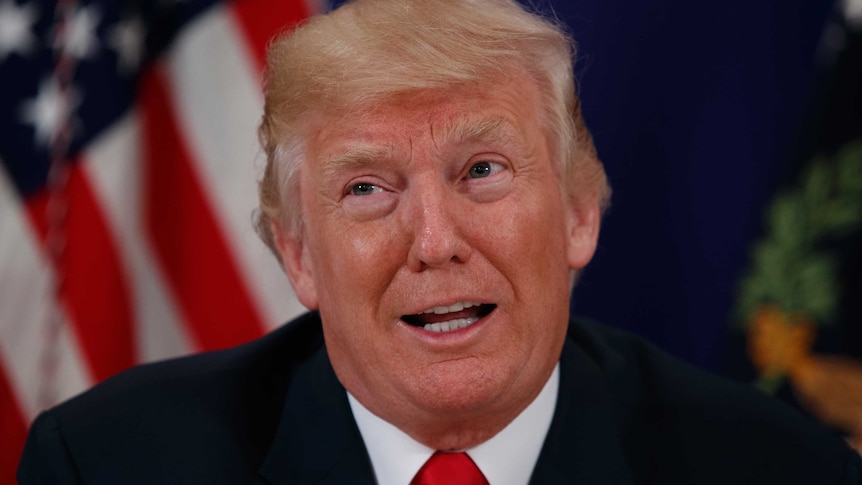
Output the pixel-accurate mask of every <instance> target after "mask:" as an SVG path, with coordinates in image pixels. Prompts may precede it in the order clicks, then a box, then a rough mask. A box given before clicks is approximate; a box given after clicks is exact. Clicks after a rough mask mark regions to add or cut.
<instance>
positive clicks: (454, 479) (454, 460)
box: [410, 451, 488, 485]
mask: <svg viewBox="0 0 862 485" xmlns="http://www.w3.org/2000/svg"><path fill="white" fill-rule="evenodd" d="M410 485H488V480H486V479H485V475H482V472H481V471H480V470H479V467H477V466H476V464H475V463H473V460H471V459H470V457H469V456H467V453H443V452H441V451H438V452H435V453H434V454H433V455H431V458H428V461H426V462H425V464H424V465H422V468H420V469H419V472H417V473H416V476H415V477H413V481H412V482H410Z"/></svg>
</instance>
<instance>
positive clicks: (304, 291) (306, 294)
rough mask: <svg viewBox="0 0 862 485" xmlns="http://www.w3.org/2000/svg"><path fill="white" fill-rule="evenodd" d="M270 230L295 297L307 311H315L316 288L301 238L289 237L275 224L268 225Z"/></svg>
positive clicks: (316, 304) (306, 251)
mask: <svg viewBox="0 0 862 485" xmlns="http://www.w3.org/2000/svg"><path fill="white" fill-rule="evenodd" d="M270 230H271V231H272V234H273V240H274V241H275V246H276V248H277V249H278V254H279V255H281V263H282V265H284V272H285V273H287V277H288V279H290V284H291V286H293V291H294V292H295V293H296V297H297V298H298V299H299V302H300V303H302V304H303V305H304V306H305V307H306V308H308V309H309V310H316V309H317V307H318V298H317V287H316V286H315V284H314V273H313V271H312V267H311V259H310V258H309V255H308V249H307V247H306V245H305V244H304V242H303V240H302V239H301V238H299V237H296V236H293V235H289V234H288V232H287V231H284V230H282V229H281V227H280V226H279V225H278V224H276V223H275V222H273V223H271V224H270Z"/></svg>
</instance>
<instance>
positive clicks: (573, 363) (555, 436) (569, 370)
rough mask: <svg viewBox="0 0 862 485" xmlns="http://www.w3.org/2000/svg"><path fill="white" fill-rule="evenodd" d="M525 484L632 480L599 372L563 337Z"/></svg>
mask: <svg viewBox="0 0 862 485" xmlns="http://www.w3.org/2000/svg"><path fill="white" fill-rule="evenodd" d="M530 483H533V484H542V485H546V484H548V485H553V484H571V483H590V484H593V483H596V484H598V483H608V484H610V483H613V484H626V483H633V480H632V478H631V472H630V471H629V468H628V465H627V463H626V459H625V455H624V453H623V448H622V445H621V444H620V442H619V437H618V431H617V425H616V423H615V421H614V418H613V408H612V402H611V399H610V397H609V394H608V390H607V386H606V384H605V382H604V380H603V377H602V374H601V372H600V370H599V368H598V367H597V366H596V364H595V363H594V362H593V361H592V360H591V359H590V358H589V357H588V356H587V355H586V354H585V353H584V352H583V351H582V350H581V349H580V348H578V346H577V345H575V343H574V342H572V341H571V340H569V339H567V340H566V343H565V344H564V346H563V353H562V355H561V357H560V392H559V395H558V397H557V407H556V409H555V411H554V418H553V421H552V423H551V429H550V430H549V431H548V436H547V438H546V439H545V444H544V445H543V446H542V452H541V454H540V455H539V460H538V462H537V463H536V468H535V469H534V470H533V476H532V478H531V479H530Z"/></svg>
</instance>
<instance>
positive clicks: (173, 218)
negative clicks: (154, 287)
mask: <svg viewBox="0 0 862 485" xmlns="http://www.w3.org/2000/svg"><path fill="white" fill-rule="evenodd" d="M140 105H141V106H142V116H141V120H142V132H143V137H144V150H143V151H144V164H145V169H144V173H145V175H144V178H145V180H144V194H145V195H144V212H145V214H144V220H145V222H144V224H145V230H146V231H147V234H148V235H149V237H150V238H151V239H152V244H153V249H154V251H155V254H156V258H157V259H158V260H159V262H160V263H161V265H162V269H163V271H164V273H165V275H166V276H167V280H168V282H169V284H170V286H171V290H172V291H173V293H174V294H175V295H176V299H177V302H178V304H179V307H180V308H181V311H182V313H183V316H184V318H185V323H186V325H187V326H188V327H189V330H190V333H191V334H192V335H193V336H194V338H195V339H196V342H197V344H198V345H199V346H200V348H201V349H202V350H211V349H218V348H224V347H229V346H232V345H236V344H238V343H240V342H245V341H248V340H251V339H254V338H256V337H258V336H260V335H262V334H263V332H264V326H263V324H262V319H261V318H260V316H259V314H258V312H257V309H256V308H255V306H254V304H253V303H252V299H251V297H250V295H249V292H248V289H247V288H246V287H245V286H244V285H243V283H242V280H241V278H240V273H239V270H238V269H237V266H236V263H235V261H234V260H233V258H232V255H231V252H230V250H229V249H228V245H227V243H226V241H225V238H224V236H223V235H222V233H221V230H220V228H219V226H218V224H217V221H216V217H215V215H214V214H213V211H212V209H211V208H210V206H209V204H208V203H207V201H206V195H205V192H204V189H203V187H202V185H201V182H200V181H199V180H198V178H197V176H196V174H195V172H194V168H193V166H192V158H191V156H190V155H189V149H188V147H187V146H186V143H185V141H184V140H183V138H182V136H181V135H180V131H179V128H178V126H177V121H176V116H175V114H174V111H173V107H172V103H171V101H170V95H169V94H168V91H167V89H166V81H165V74H164V72H163V71H162V69H159V68H156V69H153V70H152V71H151V72H150V73H149V74H148V75H146V76H145V77H144V79H143V83H142V89H141V99H140Z"/></svg>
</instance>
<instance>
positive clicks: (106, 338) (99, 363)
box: [27, 162, 138, 381]
mask: <svg viewBox="0 0 862 485" xmlns="http://www.w3.org/2000/svg"><path fill="white" fill-rule="evenodd" d="M49 197H50V195H49V194H48V193H46V192H43V193H41V194H39V195H38V196H34V197H31V198H30V199H29V200H28V201H27V207H28V212H29V213H30V219H31V220H32V221H33V224H34V226H35V227H36V230H37V232H38V233H39V234H40V236H41V239H42V241H43V244H54V243H53V242H51V241H47V238H48V237H49V236H50V231H51V230H52V229H54V230H56V231H58V233H59V235H60V238H61V239H60V241H59V244H60V246H59V250H60V253H59V260H57V261H55V263H56V264H59V267H57V268H55V270H56V272H57V278H58V283H59V290H58V292H59V295H58V296H59V299H60V300H61V301H62V302H63V303H64V304H65V306H66V308H67V310H68V312H69V318H70V320H71V323H72V327H73V329H74V333H75V335H76V337H77V341H78V342H79V344H80V345H81V348H82V350H83V353H84V354H85V356H86V360H87V365H88V366H89V369H90V372H91V374H92V375H93V377H94V378H95V379H97V380H99V381H101V380H104V379H106V378H108V377H110V376H112V375H114V374H116V373H117V372H120V371H121V370H124V369H127V368H129V367H131V366H132V365H134V364H135V363H137V360H138V359H137V352H136V346H135V335H134V323H133V322H134V320H133V317H132V310H131V303H130V299H129V295H130V292H129V289H128V287H127V283H126V281H127V279H126V275H125V273H124V270H123V267H122V265H121V263H120V258H119V255H118V252H117V248H116V246H115V241H114V239H113V235H112V234H111V232H110V230H109V229H108V226H107V223H106V222H105V220H106V219H105V215H104V213H103V212H102V209H101V207H100V206H99V203H98V201H97V200H96V198H95V196H94V195H93V190H92V188H91V187H90V183H89V181H88V180H87V178H86V176H85V175H84V173H83V169H82V167H81V163H80V162H72V163H70V165H69V177H68V179H67V181H66V184H65V186H64V187H63V188H62V193H60V194H58V198H57V199H55V203H59V204H61V205H63V207H62V208H60V209H59V210H60V214H61V215H60V219H59V221H57V222H54V223H53V224H57V225H56V226H54V227H52V221H51V219H49V216H48V215H47V208H48V204H49V200H50V199H49ZM51 251H52V247H46V253H48V254H50V252H51Z"/></svg>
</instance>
